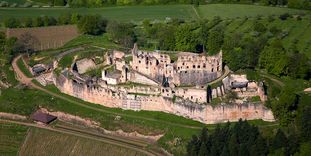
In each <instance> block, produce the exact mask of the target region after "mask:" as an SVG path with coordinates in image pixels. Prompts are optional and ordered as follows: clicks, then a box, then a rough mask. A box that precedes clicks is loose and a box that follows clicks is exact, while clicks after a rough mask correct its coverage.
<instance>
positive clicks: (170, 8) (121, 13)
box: [0, 4, 305, 21]
mask: <svg viewBox="0 0 311 156" xmlns="http://www.w3.org/2000/svg"><path fill="white" fill-rule="evenodd" d="M285 12H288V13H299V12H305V11H299V10H295V9H288V8H277V7H266V6H255V5H239V4H209V5H201V6H199V7H198V8H194V7H193V6H192V5H158V6H118V7H103V8H0V19H5V18H7V17H17V18H24V17H37V16H43V15H48V16H59V15H61V14H66V13H80V14H99V15H102V16H103V17H105V18H107V19H110V20H119V21H141V20H143V19H152V20H154V19H157V20H165V19H166V18H167V17H170V18H182V19H186V20H195V19H198V15H199V16H200V17H201V18H213V17H214V16H220V17H222V18H235V17H245V16H249V17H254V16H257V15H279V14H283V13H285ZM197 13H198V15H197Z"/></svg>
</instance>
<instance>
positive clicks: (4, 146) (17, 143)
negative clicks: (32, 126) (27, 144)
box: [0, 122, 28, 156]
mask: <svg viewBox="0 0 311 156" xmlns="http://www.w3.org/2000/svg"><path fill="white" fill-rule="evenodd" d="M27 130H28V128H27V127H25V126H19V125H15V124H9V123H2V122H0V155H7V156H10V155H12V156H13V155H18V151H19V149H20V147H21V146H22V144H23V142H24V139H25V137H26V135H27Z"/></svg>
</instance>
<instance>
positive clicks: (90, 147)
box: [21, 128, 143, 156]
mask: <svg viewBox="0 0 311 156" xmlns="http://www.w3.org/2000/svg"><path fill="white" fill-rule="evenodd" d="M21 153H23V154H24V155H38V154H39V155H76V156H85V155H88V156H93V155H94V156H95V155H129V156H136V155H137V156H140V155H143V154H141V153H139V152H136V151H133V150H130V149H126V148H123V147H119V146H115V145H111V144H107V143H103V142H100V141H94V140H89V139H86V138H80V137H77V136H72V135H67V134H61V133H57V132H51V131H48V130H43V129H36V128H32V129H31V131H30V133H29V138H28V139H27V142H26V143H25V147H24V148H23V149H22V150H21Z"/></svg>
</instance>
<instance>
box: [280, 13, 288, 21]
mask: <svg viewBox="0 0 311 156" xmlns="http://www.w3.org/2000/svg"><path fill="white" fill-rule="evenodd" d="M288 17H290V15H289V13H285V14H282V15H280V19H281V20H283V21H284V20H287V18H288Z"/></svg>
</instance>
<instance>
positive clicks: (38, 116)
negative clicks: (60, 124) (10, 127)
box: [31, 110, 57, 124]
mask: <svg viewBox="0 0 311 156" xmlns="http://www.w3.org/2000/svg"><path fill="white" fill-rule="evenodd" d="M31 119H32V120H34V121H37V122H41V123H45V124H49V123H51V122H52V121H54V120H56V119H57V117H56V116H53V115H50V114H47V113H44V112H42V111H40V110H38V111H36V112H35V113H33V114H32V115H31Z"/></svg>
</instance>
